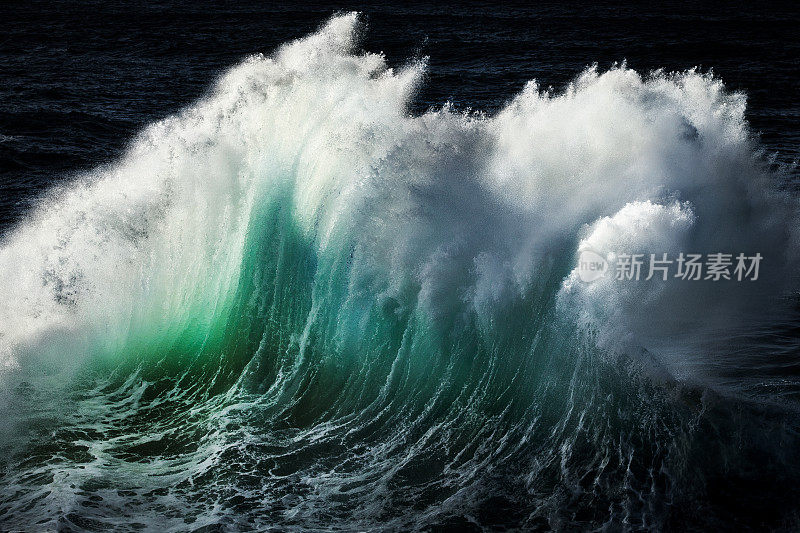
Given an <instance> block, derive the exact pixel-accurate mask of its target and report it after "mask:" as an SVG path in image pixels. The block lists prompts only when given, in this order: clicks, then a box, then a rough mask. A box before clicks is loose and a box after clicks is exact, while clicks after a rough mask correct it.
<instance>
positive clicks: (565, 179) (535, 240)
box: [0, 14, 797, 366]
mask: <svg viewBox="0 0 800 533" xmlns="http://www.w3.org/2000/svg"><path fill="white" fill-rule="evenodd" d="M358 26H359V23H358V17H357V16H356V15H355V14H346V15H341V16H338V17H335V18H333V19H332V20H331V21H330V22H329V23H328V24H327V25H325V26H324V27H323V28H322V29H321V30H320V31H319V32H318V33H316V34H314V35H312V36H310V37H308V38H305V39H301V40H299V41H296V42H293V43H290V44H288V45H286V46H284V47H282V48H281V49H279V50H278V51H277V52H276V53H275V54H274V55H272V56H270V57H264V56H260V55H259V56H253V57H250V58H248V59H247V60H245V61H244V62H243V63H242V64H240V65H238V66H236V67H233V68H231V69H230V70H229V71H228V72H227V73H226V74H224V75H223V76H222V77H221V79H220V80H219V81H218V82H217V83H216V84H215V85H214V87H213V88H212V89H211V91H210V92H209V93H208V95H207V96H206V97H205V98H203V99H202V100H201V101H199V102H197V103H196V104H194V105H192V106H190V107H189V108H187V109H186V110H184V111H183V112H181V113H179V114H177V115H175V116H174V117H171V118H168V119H166V120H164V121H161V122H159V123H156V124H153V125H152V126H150V127H148V128H147V129H146V130H145V131H144V132H142V133H141V134H140V135H139V136H138V137H137V138H136V139H135V140H134V141H133V142H132V144H131V146H130V148H129V149H128V150H127V152H126V153H125V154H124V155H123V156H122V158H121V159H120V160H119V161H118V162H116V163H114V164H112V165H109V166H108V167H104V168H99V169H97V170H95V171H94V172H91V173H89V174H87V175H86V176H84V177H83V178H82V179H80V180H78V181H77V182H75V183H73V184H71V185H69V186H66V187H64V188H61V189H59V190H56V191H53V193H52V194H51V195H50V196H49V197H48V198H47V199H45V200H43V201H42V202H41V204H40V206H39V207H38V209H36V211H35V212H34V213H33V214H32V215H31V216H30V218H29V219H28V220H25V221H24V222H22V223H21V224H20V225H19V227H17V228H16V230H15V231H14V232H13V233H11V234H10V235H9V236H8V237H7V238H6V239H5V242H4V243H3V245H2V248H0V272H2V273H3V275H2V278H1V279H0V364H2V365H6V366H14V365H17V364H19V362H20V354H21V353H22V352H32V351H36V352H47V353H48V354H51V355H52V356H53V357H60V356H63V355H64V352H65V351H69V350H75V351H78V352H80V351H81V350H84V349H85V346H86V343H101V344H103V345H105V346H107V348H109V349H111V350H113V349H114V348H115V347H117V346H120V345H123V344H124V343H126V342H128V340H129V339H130V338H131V335H139V336H140V335H146V334H147V333H146V332H148V331H153V330H158V333H157V334H158V335H170V333H171V332H172V331H174V330H175V328H178V327H180V325H181V324H184V323H186V322H187V321H189V320H191V321H192V323H193V324H195V325H198V326H199V327H202V326H203V324H208V323H210V322H212V321H213V320H214V319H215V317H216V316H217V315H218V314H219V313H221V312H222V311H221V310H222V309H224V308H225V303H226V301H227V300H228V299H229V298H230V297H231V295H232V294H233V293H234V292H235V291H236V287H237V284H238V283H239V274H240V269H241V265H242V261H243V256H244V254H245V253H246V251H245V249H244V246H245V242H246V238H247V235H248V232H256V231H260V228H259V227H258V225H257V224H255V223H254V220H253V216H254V215H253V213H254V209H255V208H256V207H257V206H259V205H263V204H264V203H265V202H268V201H270V200H273V199H278V198H281V199H283V200H282V201H285V202H286V203H287V205H286V208H287V209H289V210H291V213H292V216H293V218H294V220H295V221H296V223H297V224H298V225H299V227H300V228H301V229H302V231H303V232H304V235H305V238H306V239H307V240H308V242H309V243H311V244H312V245H313V247H314V248H315V249H316V250H317V252H318V253H319V254H320V255H325V254H330V253H337V250H339V251H341V249H342V248H347V249H348V250H350V251H349V252H348V253H350V254H351V256H352V265H353V266H352V272H351V273H350V275H349V276H350V289H349V290H351V292H352V294H353V298H356V297H366V298H378V299H388V298H393V299H394V300H396V301H397V302H399V303H400V305H406V306H415V307H416V308H418V309H419V310H421V311H423V312H424V313H426V314H428V315H429V316H431V317H433V319H434V320H437V321H442V320H443V319H444V317H450V316H454V315H463V314H470V313H471V314H474V316H476V317H477V318H478V321H479V322H480V323H482V324H483V325H484V326H485V327H488V328H490V327H491V323H492V319H493V317H494V315H495V313H496V312H497V310H498V309H502V308H503V307H504V305H505V304H506V303H508V302H510V301H514V300H518V299H522V298H526V297H528V296H529V295H530V294H531V293H533V292H536V291H541V290H542V288H541V283H542V279H543V278H544V277H546V276H551V275H553V273H554V272H555V273H556V274H558V276H557V277H558V280H563V284H562V287H561V289H560V291H559V300H560V301H561V302H562V303H565V304H566V305H567V307H570V308H571V309H572V310H573V312H575V313H577V315H579V316H580V318H581V320H583V322H584V324H586V325H587V326H588V327H594V328H599V329H602V330H603V331H604V332H605V334H604V335H601V337H602V340H603V342H612V341H615V340H618V339H620V338H625V339H628V340H631V339H633V340H634V341H637V339H640V338H643V337H645V336H647V337H653V336H656V337H657V336H658V335H659V333H660V332H664V333H665V334H669V335H675V332H676V330H677V331H681V330H682V329H684V328H689V327H691V328H697V327H699V326H700V325H701V323H703V322H704V321H705V320H706V319H707V318H709V317H710V316H713V317H717V318H719V317H722V316H725V317H728V313H727V312H726V311H725V310H726V309H733V308H735V309H736V310H737V313H738V312H740V311H741V310H742V308H743V307H744V306H743V305H741V304H748V305H750V304H751V303H752V298H753V297H754V296H756V295H757V296H766V297H768V298H774V297H775V296H777V295H779V294H780V293H781V292H782V291H784V290H785V289H786V287H785V286H784V285H783V283H782V282H783V281H784V280H786V279H788V272H790V269H789V266H791V265H792V264H796V247H795V243H796V242H797V239H796V238H795V237H794V235H793V233H794V231H795V228H796V227H797V225H796V223H795V220H796V218H795V216H796V213H795V211H796V207H795V204H794V202H793V201H792V200H790V199H788V198H787V197H785V196H782V195H780V194H778V193H777V192H775V190H776V189H775V183H774V182H775V181H776V180H777V179H778V177H777V176H775V175H771V174H768V173H767V172H765V170H764V167H763V165H762V164H761V163H760V159H759V155H758V153H757V147H756V146H755V144H754V141H753V140H752V138H751V136H750V133H749V131H748V127H747V124H746V122H745V118H744V111H745V98H744V96H743V95H741V94H736V93H730V92H728V91H726V90H725V88H724V86H723V84H722V82H721V81H720V80H717V79H715V78H713V77H712V76H710V75H707V74H701V73H698V72H694V71H690V72H685V73H680V74H666V73H660V72H657V73H654V74H652V75H648V76H643V75H641V74H639V73H637V72H635V71H633V70H630V69H628V68H626V67H625V66H620V67H616V68H613V69H611V70H609V71H607V72H599V71H598V70H597V69H595V68H590V69H588V70H586V71H585V72H584V73H583V74H581V75H580V76H579V77H578V78H577V80H576V81H575V82H574V83H573V84H572V85H570V86H569V88H567V89H566V90H565V91H564V92H563V93H558V94H550V93H547V92H542V91H541V90H540V89H539V88H538V87H537V85H536V84H535V83H534V82H531V83H529V84H528V85H527V86H526V87H525V88H524V90H523V91H522V92H521V93H520V94H519V95H518V96H517V97H515V98H514V99H513V100H512V101H510V102H509V103H508V104H507V105H506V106H505V107H504V108H503V109H502V110H501V111H500V112H498V113H497V114H496V115H495V116H490V117H487V116H482V115H465V114H462V113H460V112H457V111H454V110H453V109H451V108H450V107H449V106H448V105H444V107H443V108H441V109H438V110H431V111H429V112H427V113H425V114H423V115H421V116H411V115H410V114H409V113H408V111H407V109H408V103H409V100H410V98H412V97H413V94H414V89H415V87H416V86H417V84H418V83H419V82H420V80H421V77H422V75H423V73H424V71H425V65H424V62H413V63H410V64H408V65H407V66H406V67H404V68H402V69H400V70H399V71H394V70H392V69H388V68H387V67H386V64H385V61H384V58H383V57H382V56H381V55H377V54H359V53H356V52H355V51H354V50H355V44H356V35H357V33H358ZM582 246H583V247H591V248H592V249H594V250H596V251H598V252H614V251H621V250H619V249H620V248H622V247H624V248H625V249H626V251H630V252H641V253H651V252H652V253H660V252H673V251H687V252H688V251H700V252H707V251H726V252H739V251H742V252H761V253H762V254H763V255H764V256H765V260H764V266H763V269H764V271H765V273H764V276H763V278H764V281H763V283H761V284H758V288H757V289H756V290H751V289H752V287H751V288H749V289H736V290H731V288H730V285H728V286H725V287H722V286H720V285H717V286H705V285H704V286H703V288H702V289H697V288H695V287H692V286H687V284H686V283H685V282H683V283H679V282H678V281H673V282H669V283H663V284H655V283H649V284H627V285H626V284H620V283H612V282H605V281H603V282H598V283H595V284H591V285H589V284H582V283H581V282H579V281H578V280H577V278H576V273H575V271H574V270H573V271H572V272H570V268H569V267H565V266H564V265H563V264H562V263H563V259H564V258H565V257H566V258H572V257H573V256H574V257H577V252H578V250H579V248H580V247H582ZM559 269H561V270H559ZM559 272H560V274H559ZM759 305H761V306H763V305H765V304H764V303H760V304H759ZM676 317H678V318H679V320H676ZM728 319H729V318H726V319H725V320H728ZM154 334H155V333H154ZM66 342H69V346H70V347H69V348H65V343H66ZM82 347H83V348H82Z"/></svg>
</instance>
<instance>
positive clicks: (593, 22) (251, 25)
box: [0, 1, 800, 229]
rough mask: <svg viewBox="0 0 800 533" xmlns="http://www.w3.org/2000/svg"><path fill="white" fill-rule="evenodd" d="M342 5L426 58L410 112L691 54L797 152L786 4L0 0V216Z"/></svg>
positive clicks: (770, 145) (759, 129) (483, 103)
mask: <svg viewBox="0 0 800 533" xmlns="http://www.w3.org/2000/svg"><path fill="white" fill-rule="evenodd" d="M787 5H788V4H787ZM353 9H356V10H359V11H362V12H363V13H364V14H365V15H366V17H367V25H368V31H367V33H366V35H365V40H364V43H363V46H364V48H365V49H366V50H370V51H382V52H384V53H385V54H386V56H387V61H388V62H389V63H390V64H393V65H400V64H403V63H404V62H406V61H408V60H409V59H411V58H414V57H417V56H420V55H429V56H430V69H429V74H428V77H427V79H426V82H425V84H424V86H423V87H422V90H421V91H420V93H419V94H418V95H417V97H416V98H415V100H414V106H413V108H414V110H415V111H417V112H418V111H421V110H425V109H426V108H428V107H430V106H437V107H438V106H440V105H442V103H444V102H445V101H451V102H453V103H454V104H455V105H456V106H457V107H459V108H474V109H479V110H484V111H487V112H491V111H493V110H496V109H497V108H498V107H499V106H501V105H502V104H503V103H504V102H505V101H507V100H508V99H509V98H510V97H511V96H513V95H514V94H516V93H517V92H518V91H519V90H520V89H521V88H522V87H523V85H524V84H525V83H526V82H527V81H528V80H532V79H536V80H538V81H539V83H540V84H541V85H542V86H543V87H549V86H552V87H554V88H555V89H556V90H559V89H562V88H563V87H564V86H565V84H567V83H568V82H570V81H571V80H573V79H574V78H575V76H576V75H577V74H578V73H579V72H580V71H581V70H583V69H584V68H585V67H586V66H588V65H591V64H593V63H597V64H598V65H599V66H600V67H601V68H608V67H610V66H611V65H612V64H613V63H615V62H621V61H627V62H628V65H629V66H630V67H631V68H634V69H637V70H639V71H642V72H647V71H650V70H653V69H665V70H668V71H672V70H675V71H682V70H686V69H690V68H694V67H698V68H699V69H701V70H703V71H710V70H713V72H714V73H715V74H716V75H717V76H719V77H720V78H721V79H722V80H723V81H724V82H725V83H726V85H727V86H728V87H730V89H731V90H735V91H744V92H745V93H746V94H747V96H748V111H747V118H748V120H749V121H750V124H751V126H752V128H753V130H754V132H756V133H758V134H760V136H761V139H762V141H763V143H764V146H765V148H766V149H767V150H768V151H770V152H771V153H775V154H777V157H778V160H780V161H782V162H785V163H792V162H794V161H796V160H797V157H798V146H800V129H798V117H800V103H799V102H798V99H797V98H796V95H797V94H798V92H800V76H798V72H800V64H799V63H798V57H800V38H798V37H797V23H798V20H800V19H799V18H798V17H799V16H798V10H797V8H796V7H793V6H791V5H788V7H787V6H781V5H780V4H778V5H777V6H775V5H770V4H759V5H750V4H749V3H746V2H742V3H736V2H734V3H721V4H719V5H714V6H713V7H704V6H700V5H686V3H671V2H667V3H664V4H661V5H659V6H648V7H647V8H646V9H645V8H642V7H639V6H622V7H620V6H614V5H604V4H603V3H598V4H593V5H590V6H575V7H572V8H570V7H564V6H562V5H561V3H560V2H555V3H548V2H544V3H536V4H535V5H527V4H526V3H521V4H513V3H503V4H502V5H499V6H498V5H494V4H492V3H481V2H473V3H468V4H467V5H465V6H460V7H458V8H452V7H447V6H443V5H439V6H437V5H431V4H426V3H421V4H419V5H415V6H408V7H405V6H401V5H398V4H397V3H375V4H352V5H350V4H346V3H345V4H325V3H313V2H312V3H308V4H303V5H298V6H290V5H286V4H284V5H274V4H271V3H270V2H241V3H235V4H224V5H213V6H209V5H205V4H204V3H202V2H185V3H184V2H163V3H162V2H155V3H151V4H150V5H148V6H145V7H142V6H138V5H137V6H133V5H131V4H130V3H126V2H113V1H111V2H106V1H98V2H81V3H79V5H74V4H73V3H70V2H63V3H62V2H56V3H53V2H38V1H32V2H19V3H17V2H12V3H10V4H8V5H7V8H6V9H5V16H4V17H3V18H4V19H5V22H4V28H3V37H2V41H0V58H2V59H0V61H2V63H0V65H2V73H3V83H2V86H0V106H2V107H0V121H1V122H0V134H2V136H3V137H2V143H0V150H2V152H0V171H2V173H3V174H2V176H3V179H2V183H0V187H2V189H0V192H1V194H0V202H1V203H0V227H2V228H4V229H5V228H8V226H9V225H10V224H12V223H13V222H14V221H15V220H17V219H18V217H19V216H20V214H21V213H24V212H25V209H26V208H27V207H28V206H30V204H31V202H32V201H34V199H35V198H37V197H38V196H39V195H40V194H41V193H42V191H44V190H46V189H47V187H48V186H49V185H51V184H52V183H54V182H56V181H61V180H64V179H68V176H69V175H70V174H71V173H72V172H74V171H75V170H76V169H85V168H91V167H93V166H95V165H97V164H100V163H104V162H108V161H109V160H112V159H113V158H114V157H117V156H119V154H120V151H121V150H122V149H123V148H124V146H125V145H126V143H127V142H129V141H130V138H131V137H132V136H133V135H134V134H135V133H136V132H137V131H139V130H140V129H141V128H142V127H144V126H145V125H146V124H148V123H150V122H152V121H154V120H157V119H160V118H163V117H165V116H167V115H169V114H171V113H174V112H175V111H176V110H178V109H181V108H183V107H185V106H186V105H187V104H188V103H190V102H192V101H193V100H194V99H196V98H198V97H199V96H200V95H202V94H203V93H204V92H205V91H206V90H207V89H208V87H209V83H210V82H211V80H213V79H214V78H215V77H216V76H217V75H219V74H220V72H222V71H223V70H224V69H226V68H228V67H230V66H231V65H233V64H235V63H237V62H238V61H240V60H241V59H242V58H244V57H246V56H248V55H251V54H253V53H258V52H263V53H269V52H271V51H272V50H273V49H275V47H277V46H278V45H280V44H281V43H284V42H286V41H288V40H291V39H296V38H299V37H301V36H303V35H305V34H307V33H308V32H310V31H312V30H314V29H315V28H317V27H318V26H319V25H320V24H321V23H322V22H324V21H325V20H326V19H327V18H328V17H330V16H331V14H332V13H336V12H340V11H348V10H353Z"/></svg>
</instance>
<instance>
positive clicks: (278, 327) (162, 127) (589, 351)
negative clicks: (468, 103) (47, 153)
mask: <svg viewBox="0 0 800 533" xmlns="http://www.w3.org/2000/svg"><path fill="white" fill-rule="evenodd" d="M358 32H359V22H358V17H357V16H356V15H355V14H345V15H340V16H337V17H335V18H333V19H332V20H331V21H330V22H328V23H327V24H326V25H325V26H324V27H323V28H321V29H320V30H319V32H317V33H315V34H313V35H311V36H309V37H307V38H305V39H301V40H299V41H296V42H293V43H289V44H287V45H285V46H284V47H282V48H281V49H279V50H278V51H277V52H276V53H275V54H274V55H272V56H270V57H264V56H254V57H251V58H249V59H247V60H246V61H244V62H243V63H242V64H240V65H238V66H236V67H234V68H232V69H231V70H230V71H228V72H227V73H225V74H224V75H223V76H222V77H221V78H220V79H219V80H218V81H217V82H216V84H215V85H214V87H213V88H212V89H211V90H210V91H209V93H208V95H207V96H206V97H205V98H203V99H202V100H201V101H199V102H197V103H196V104H194V105H192V106H191V107H189V108H187V109H186V110H184V111H182V112H181V113H179V114H177V115H176V116H174V117H171V118H168V119H166V120H164V121H162V122H159V123H156V124H153V125H151V126H150V127H148V128H147V129H146V130H145V131H143V132H142V133H141V134H140V135H139V136H138V138H136V139H135V140H134V141H133V142H132V144H131V146H130V147H129V149H128V150H127V153H126V154H125V155H124V157H122V158H121V160H120V161H118V162H116V163H114V164H111V165H109V166H107V167H104V168H99V169H96V170H95V171H93V172H90V173H88V174H86V175H85V176H83V177H82V178H81V179H79V180H78V181H76V182H74V183H72V184H70V185H69V186H67V187H64V188H62V189H59V190H56V191H53V192H52V193H51V194H50V196H49V197H48V198H46V199H44V200H42V202H41V204H40V206H39V207H38V209H37V210H36V211H35V212H34V213H33V214H32V215H31V216H30V217H29V219H28V220H25V221H24V222H23V223H21V224H20V225H19V226H18V227H17V228H16V229H15V231H13V232H12V233H11V234H10V235H8V236H7V237H6V239H5V241H4V242H3V243H2V248H0V272H2V273H3V276H2V278H1V279H0V367H2V370H0V384H1V385H2V392H1V393H0V412H2V415H3V416H2V419H3V420H4V422H3V423H2V425H0V436H2V439H0V440H2V442H3V445H2V449H3V451H4V458H3V459H2V463H3V466H4V474H3V477H2V486H3V488H4V490H3V491H2V495H0V523H2V524H5V526H4V527H10V528H12V529H13V528H15V527H23V526H24V525H28V526H30V525H31V524H35V525H36V527H42V528H58V527H62V528H67V529H69V528H78V529H87V530H104V529H106V528H109V527H116V528H119V529H123V530H124V529H141V528H142V527H144V528H147V529H156V528H160V529H171V530H184V529H186V528H192V529H194V528H200V527H203V526H210V525H213V524H219V525H222V526H223V527H228V528H233V529H263V528H267V527H269V526H281V527H284V528H292V527H296V528H301V529H302V528H320V527H330V528H340V529H345V530H351V529H363V528H375V527H378V526H381V527H384V528H386V529H409V528H411V529H418V528H426V527H435V526H461V527H467V526H472V527H488V528H491V527H499V526H515V527H519V526H522V527H525V528H536V527H540V528H569V527H575V528H581V529H585V528H603V527H608V528H612V529H614V528H635V529H662V528H664V527H681V526H683V527H685V526H686V525H687V524H694V525H697V524H704V525H707V526H718V525H730V524H734V523H740V524H741V523H743V522H742V521H749V522H746V523H745V525H751V526H754V527H760V526H764V525H768V526H771V527H779V526H784V527H789V524H791V523H792V522H791V521H792V520H796V512H797V506H796V502H797V501H800V500H798V493H797V488H796V487H797V486H798V485H797V481H798V480H800V471H799V470H800V469H798V466H797V465H796V462H794V457H795V456H796V452H797V451H798V450H800V447H799V445H800V442H798V437H797V435H798V433H797V432H798V429H800V428H799V427H798V419H797V415H796V408H795V406H794V404H793V403H791V402H789V404H788V407H787V403H786V402H785V401H784V402H783V403H781V404H780V406H779V405H778V402H777V399H779V397H780V396H781V394H776V395H774V396H769V397H767V396H761V397H759V398H752V397H748V396H746V395H745V394H744V387H743V386H741V384H737V383H736V382H732V383H731V382H729V383H728V384H727V385H728V387H722V388H721V387H716V386H715V381H714V380H715V376H719V375H720V374H721V372H720V371H719V367H720V366H723V367H725V366H726V365H727V366H736V365H739V366H741V365H742V364H744V363H743V362H742V361H741V360H740V359H736V358H733V357H731V358H729V359H725V357H724V354H725V353H726V350H728V349H729V348H730V346H731V343H732V340H731V339H733V338H734V337H735V336H736V335H738V334H741V333H742V332H744V331H749V329H748V328H755V327H764V326H763V323H765V322H766V323H768V324H773V325H774V324H776V323H778V322H779V321H780V320H782V319H787V317H788V316H789V314H788V313H789V312H790V305H787V301H786V299H785V298H783V296H784V295H786V294H791V291H792V290H793V289H794V288H795V286H796V279H795V277H794V274H793V272H794V269H793V266H794V265H796V264H797V245H796V243H797V242H798V239H797V237H796V235H795V234H794V233H795V231H796V228H797V223H796V216H797V206H796V201H795V200H794V199H793V198H791V197H790V196H788V195H786V194H784V193H781V192H779V186H780V180H781V175H780V174H779V173H778V174H776V173H774V172H772V173H771V172H768V171H767V170H766V165H765V164H764V163H763V161H762V158H761V157H760V153H759V151H758V145H757V142H756V141H754V140H753V138H752V135H751V134H750V133H749V131H748V127H747V124H746V122H745V120H744V110H745V100H744V97H743V96H742V95H739V94H731V93H729V92H727V91H726V90H725V88H724V86H723V84H722V83H721V82H720V81H719V80H717V79H714V78H713V77H712V76H710V75H705V74H700V73H698V72H693V71H690V72H685V73H680V74H666V73H662V72H656V73H653V74H651V75H650V76H647V77H643V76H642V75H640V74H638V73H637V72H634V71H632V70H629V69H627V68H626V67H625V66H620V67H617V68H614V69H612V70H609V71H607V72H603V73H601V72H598V71H597V70H596V69H589V70H587V71H585V72H584V73H583V74H581V75H580V76H579V77H578V78H577V79H576V81H575V82H574V83H573V84H572V85H571V86H570V87H569V88H568V89H567V90H565V91H564V92H563V93H561V94H551V93H548V92H542V91H540V89H539V88H538V87H537V86H536V84H535V83H533V82H531V83H530V84H529V85H528V86H527V87H526V88H525V89H524V90H523V91H522V92H521V93H520V94H519V95H518V96H517V97H515V98H514V99H513V100H512V101H510V102H508V104H507V105H506V106H505V107H504V108H503V109H502V110H501V111H499V112H498V113H497V114H495V115H494V116H485V115H483V114H476V113H473V114H463V113H459V112H456V111H454V110H453V109H451V108H450V107H449V106H448V105H445V106H444V107H443V108H441V109H435V110H430V111H428V112H427V113H425V114H423V115H421V116H411V115H410V114H409V113H408V112H407V108H408V105H409V100H410V98H412V97H413V94H414V90H415V88H416V87H417V86H418V84H419V83H420V81H421V79H422V78H423V77H424V73H425V64H424V61H416V62H411V63H409V64H408V65H407V66H405V67H404V68H402V69H400V70H398V71H394V70H392V69H388V68H387V67H386V65H385V62H384V58H383V57H382V56H380V55H376V54H370V53H359V52H358V51H357V41H356V35H357V34H358ZM583 247H590V248H591V249H593V250H597V251H600V252H604V253H605V252H613V251H620V250H623V249H624V250H625V251H629V252H637V253H651V252H653V253H655V252H670V253H672V252H680V251H691V252H716V251H727V252H731V251H735V252H739V251H742V252H748V253H752V252H759V253H761V254H763V255H764V266H763V276H762V277H761V279H759V281H758V282H753V283H727V284H718V283H711V282H709V283H703V282H699V283H695V284H692V283H688V282H686V281H684V280H679V279H671V280H668V281H663V282H662V281H659V280H653V281H651V282H644V281H643V282H640V283H621V282H615V281H614V280H611V279H604V280H600V281H598V282H595V283H591V284H587V283H583V282H581V281H580V280H579V278H578V276H577V271H576V266H577V254H578V251H579V250H580V249H582V248H583ZM709 339H713V342H709ZM700 341H703V343H705V344H702V343H701V342H700ZM709 344H712V346H709ZM720 353H721V354H723V356H720V355H719V354H720ZM715 369H716V370H715ZM754 456H758V457H761V460H759V461H758V463H757V464H758V465H760V466H758V467H756V466H755V463H754V462H753V461H752V458H753V457H754Z"/></svg>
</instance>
